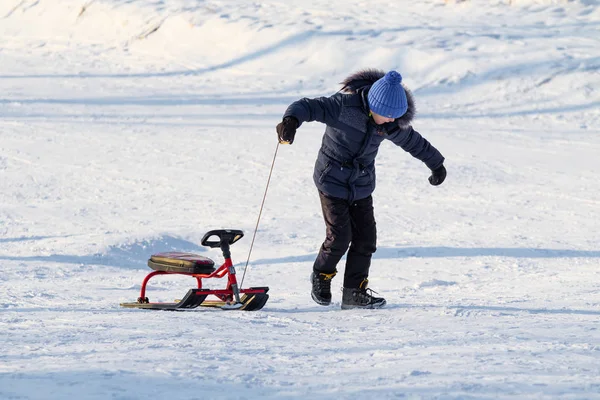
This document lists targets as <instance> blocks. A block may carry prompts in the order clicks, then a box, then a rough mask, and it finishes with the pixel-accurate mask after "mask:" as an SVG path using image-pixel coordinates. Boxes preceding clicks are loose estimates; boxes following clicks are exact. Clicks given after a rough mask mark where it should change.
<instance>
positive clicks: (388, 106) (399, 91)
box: [368, 71, 408, 118]
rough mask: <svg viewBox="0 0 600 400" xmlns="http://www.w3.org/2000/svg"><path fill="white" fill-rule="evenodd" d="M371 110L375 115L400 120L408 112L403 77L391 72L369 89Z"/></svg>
mask: <svg viewBox="0 0 600 400" xmlns="http://www.w3.org/2000/svg"><path fill="white" fill-rule="evenodd" d="M368 101H369V108H370V109H371V111H373V112H374V113H375V114H379V115H381V116H383V117H387V118H399V117H401V116H402V115H404V113H406V110H408V100H407V99H406V92H405V91H404V88H403V87H402V75H400V74H399V73H398V72H396V71H390V72H388V73H387V74H385V75H384V76H383V77H382V78H381V79H379V80H378V81H377V82H375V83H374V84H373V86H371V89H369V96H368Z"/></svg>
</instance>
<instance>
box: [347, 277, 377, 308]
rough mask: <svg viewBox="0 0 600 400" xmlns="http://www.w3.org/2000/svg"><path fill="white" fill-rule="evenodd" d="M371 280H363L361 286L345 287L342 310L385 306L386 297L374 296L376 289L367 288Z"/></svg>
mask: <svg viewBox="0 0 600 400" xmlns="http://www.w3.org/2000/svg"><path fill="white" fill-rule="evenodd" d="M368 284H369V280H368V279H365V280H364V281H362V282H361V284H360V287H359V288H344V289H343V292H342V293H343V294H342V310H350V309H352V308H381V307H383V306H385V299H384V298H382V297H375V296H373V293H375V292H374V291H372V290H371V289H367V285H368Z"/></svg>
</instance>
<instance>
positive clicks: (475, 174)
mask: <svg viewBox="0 0 600 400" xmlns="http://www.w3.org/2000/svg"><path fill="white" fill-rule="evenodd" d="M507 3H508V2H507V1H492V2H488V1H482V0H473V1H466V2H459V3H458V4H448V5H446V4H444V2H443V1H441V0H439V1H433V0H428V1H422V2H417V3H416V4H405V3H402V4H400V3H398V4H397V5H396V4H392V3H389V2H383V1H379V0H375V1H372V2H370V3H369V4H367V3H365V2H363V1H360V0H350V1H345V2H339V1H338V2H335V1H334V2H324V1H318V0H307V1H305V2H303V3H301V4H300V3H298V4H288V3H286V2H278V1H273V0H264V1H259V2H244V1H237V0H236V1H233V2H227V3H223V2H219V1H212V0H208V1H203V2H198V1H195V0H194V1H192V0H173V1H169V2H165V1H143V0H128V1H125V0H95V1H87V2H86V1H75V0H56V1H53V2H45V1H35V0H7V1H2V2H1V3H0V37H1V38H2V40H1V41H0V66H1V67H0V93H1V94H0V205H1V207H0V249H1V250H0V268H1V271H2V274H1V275H0V399H44V400H49V399H65V398H78V399H106V398H114V399H123V400H125V399H142V398H149V397H151V398H172V399H254V398H273V399H292V398H296V399H301V398H302V399H304V398H311V399H346V398H348V399H350V398H356V397H358V396H361V395H369V396H371V397H374V398H377V399H392V398H394V399H395V398H427V399H430V398H431V399H491V398H494V399H498V398H518V399H600V378H599V376H600V346H599V345H598V343H600V331H599V328H598V319H599V317H600V283H599V282H600V279H599V278H600V270H599V268H598V267H599V262H600V247H599V246H598V243H600V236H599V230H598V221H599V220H600V186H599V184H598V180H597V169H598V165H599V164H598V156H597V155H598V153H599V152H600V136H599V132H598V126H600V112H599V111H598V110H599V109H600V108H599V107H600V95H599V91H598V87H600V86H599V85H600V73H599V67H600V51H599V50H598V49H600V43H599V42H600V25H599V22H600V3H599V2H598V1H595V0H577V1H568V2H567V1H562V0H517V1H513V2H512V3H513V4H511V5H509V4H507ZM383 10H385V11H383ZM366 67H376V68H382V69H398V70H399V71H400V72H401V73H402V75H403V77H404V82H405V84H406V85H407V86H408V87H409V88H410V89H411V90H412V91H413V93H414V95H415V98H416V101H417V109H418V115H417V118H416V120H415V123H414V127H415V129H416V130H418V131H419V132H421V133H422V134H423V135H424V136H425V137H426V138H427V139H429V140H430V141H431V142H432V144H433V145H434V146H436V147H437V148H438V149H440V151H441V152H442V153H443V154H444V155H445V157H446V159H447V161H446V166H447V168H448V179H447V180H446V182H444V184H443V185H442V186H440V187H437V188H432V187H430V186H429V184H428V183H427V176H428V172H429V171H428V170H427V168H426V167H425V166H424V165H422V164H421V163H420V162H418V161H417V160H415V159H413V158H411V157H410V155H408V154H406V153H404V152H403V151H402V150H400V149H398V148H395V147H394V146H393V145H389V144H385V145H383V146H382V147H381V150H380V154H379V156H378V158H377V173H378V183H377V185H378V186H377V190H376V192H375V194H374V202H375V212H376V218H377V222H378V245H379V247H378V251H377V252H376V253H375V256H374V260H373V265H372V268H371V276H370V285H371V287H372V288H373V289H374V290H376V291H377V292H378V293H379V294H381V295H382V296H384V297H385V298H386V299H387V301H388V306H387V307H386V308H385V309H382V310H376V311H364V310H363V311H360V310H352V311H344V312H342V311H341V310H340V309H339V308H340V301H341V293H340V292H339V286H340V284H341V278H340V276H341V275H342V274H343V261H342V263H341V264H340V265H339V268H338V269H339V272H340V275H339V276H338V277H337V278H336V280H334V284H333V288H334V299H333V300H334V302H333V303H334V304H333V305H332V306H330V307H320V306H317V305H316V304H314V303H313V302H312V301H311V299H310V295H309V291H310V283H309V280H308V276H309V274H310V270H311V267H312V262H313V260H314V257H315V256H316V252H317V251H318V248H319V245H320V243H321V241H322V239H323V233H324V225H323V222H322V217H321V214H320V206H319V203H318V196H317V195H316V190H315V189H314V186H313V183H312V167H313V163H314V160H315V157H316V153H317V150H318V147H319V144H320V141H321V135H322V132H323V126H321V125H319V124H317V123H313V124H306V125H303V126H302V128H301V129H300V130H299V132H298V135H297V139H296V141H295V142H294V145H293V146H281V147H280V148H279V150H278V156H277V159H276V162H275V169H274V172H273V177H272V181H271V185H270V187H269V192H268V197H267V201H266V203H265V209H264V211H263V216H262V220H261V224H260V227H259V229H258V232H257V239H256V242H255V245H254V248H253V252H252V257H251V260H250V263H249V270H248V271H247V275H246V278H245V281H244V286H248V287H249V286H269V287H270V288H271V290H270V295H271V298H270V300H269V302H268V303H267V305H266V306H265V308H264V309H263V310H261V311H258V312H222V311H216V310H210V309H209V310H206V309H205V310H194V311H186V312H148V311H142V310H129V309H122V308H120V307H119V303H120V302H129V301H134V300H135V299H136V298H137V296H138V295H139V290H140V285H141V282H142V279H143V278H144V276H145V275H146V274H147V273H148V272H149V271H150V270H149V269H148V268H147V266H146V261H147V259H148V257H149V255H151V254H152V253H156V252H160V251H166V250H175V251H191V252H195V253H200V254H202V255H206V256H208V257H211V258H214V259H215V261H217V262H218V263H220V262H222V259H221V258H222V257H221V255H220V253H219V252H217V251H215V250H214V249H209V248H205V247H202V246H201V245H200V241H201V238H202V236H203V235H204V233H205V232H206V231H208V230H210V229H216V228H235V229H242V230H244V232H245V233H246V237H245V238H244V239H242V240H241V241H240V242H238V243H236V244H235V245H234V246H233V247H232V253H233V259H234V262H235V263H236V266H237V267H238V273H242V272H243V269H244V266H245V263H246V258H247V256H248V251H249V249H250V243H251V238H252V233H253V230H254V227H255V224H256V218H257V216H258V210H259V207H260V204H261V200H262V196H263V194H264V190H265V184H266V181H267V177H268V173H269V168H270V166H271V161H272V159H273V155H274V152H275V148H276V140H275V130H274V126H275V125H276V123H277V122H278V121H279V119H280V118H281V115H282V114H283V112H284V110H285V107H286V106H287V105H288V104H289V103H290V102H291V101H294V100H296V99H298V98H300V97H304V96H307V97H315V96H322V95H328V94H333V93H335V92H336V91H337V90H338V89H339V82H340V81H341V80H342V79H344V78H345V77H346V76H347V75H349V74H350V73H352V72H354V71H356V70H358V69H360V68H366ZM192 283H194V282H193V280H190V278H187V277H181V276H168V277H165V276H163V277H160V278H156V279H153V280H152V281H151V282H150V284H149V285H148V295H149V296H150V297H151V299H152V300H153V301H155V300H156V301H172V300H173V299H174V298H179V297H181V296H182V295H183V294H184V293H185V292H186V291H187V289H188V288H190V287H191V284H192ZM206 284H207V286H209V287H218V286H221V285H224V283H221V282H219V281H207V282H206Z"/></svg>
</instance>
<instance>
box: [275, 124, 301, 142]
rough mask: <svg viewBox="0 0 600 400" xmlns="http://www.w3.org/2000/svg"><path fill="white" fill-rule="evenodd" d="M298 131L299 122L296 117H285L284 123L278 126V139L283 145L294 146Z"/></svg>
mask: <svg viewBox="0 0 600 400" xmlns="http://www.w3.org/2000/svg"><path fill="white" fill-rule="evenodd" d="M296 129H298V120H297V119H296V118H294V117H285V118H284V119H283V121H281V122H280V123H278V124H277V128H276V130H277V139H279V143H281V144H292V143H294V136H296Z"/></svg>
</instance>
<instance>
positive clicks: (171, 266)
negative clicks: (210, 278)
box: [148, 251, 215, 274]
mask: <svg viewBox="0 0 600 400" xmlns="http://www.w3.org/2000/svg"><path fill="white" fill-rule="evenodd" d="M148 266H149V267H150V268H152V269H153V270H155V271H163V272H175V273H184V274H211V273H213V272H215V262H214V261H213V260H211V259H210V258H208V257H204V256H201V255H199V254H193V253H183V252H179V251H172V252H167V253H157V254H153V255H152V256H151V257H150V259H149V260H148Z"/></svg>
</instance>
